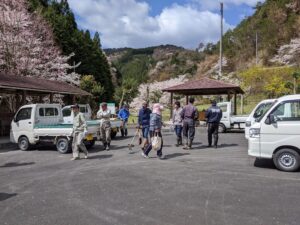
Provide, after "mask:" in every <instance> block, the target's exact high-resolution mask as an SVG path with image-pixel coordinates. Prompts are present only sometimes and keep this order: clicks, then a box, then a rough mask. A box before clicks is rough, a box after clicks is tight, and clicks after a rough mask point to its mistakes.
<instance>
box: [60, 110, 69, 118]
mask: <svg viewBox="0 0 300 225" xmlns="http://www.w3.org/2000/svg"><path fill="white" fill-rule="evenodd" d="M62 113H63V117H67V116H71V109H64V110H63V111H62Z"/></svg>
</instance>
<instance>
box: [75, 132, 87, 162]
mask: <svg viewBox="0 0 300 225" xmlns="http://www.w3.org/2000/svg"><path fill="white" fill-rule="evenodd" d="M83 138H84V137H83V132H74V134H73V142H72V152H73V157H74V158H78V157H79V149H80V150H81V151H82V152H83V153H84V154H85V155H87V154H88V151H87V149H86V147H85V145H84V143H83Z"/></svg>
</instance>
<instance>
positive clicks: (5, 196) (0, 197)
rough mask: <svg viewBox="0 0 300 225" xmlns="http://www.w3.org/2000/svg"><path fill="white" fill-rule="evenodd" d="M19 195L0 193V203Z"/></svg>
mask: <svg viewBox="0 0 300 225" xmlns="http://www.w3.org/2000/svg"><path fill="white" fill-rule="evenodd" d="M16 195H17V194H16V193H12V194H9V193H3V192H0V202H1V201H4V200H6V199H9V198H11V197H14V196H16Z"/></svg>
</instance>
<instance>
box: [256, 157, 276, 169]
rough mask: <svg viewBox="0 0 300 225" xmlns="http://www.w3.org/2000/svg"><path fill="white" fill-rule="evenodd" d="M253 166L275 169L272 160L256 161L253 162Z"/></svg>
mask: <svg viewBox="0 0 300 225" xmlns="http://www.w3.org/2000/svg"><path fill="white" fill-rule="evenodd" d="M254 166H255V167H259V168H265V169H276V167H275V165H274V163H273V160H272V159H258V158H256V159H255V161H254Z"/></svg>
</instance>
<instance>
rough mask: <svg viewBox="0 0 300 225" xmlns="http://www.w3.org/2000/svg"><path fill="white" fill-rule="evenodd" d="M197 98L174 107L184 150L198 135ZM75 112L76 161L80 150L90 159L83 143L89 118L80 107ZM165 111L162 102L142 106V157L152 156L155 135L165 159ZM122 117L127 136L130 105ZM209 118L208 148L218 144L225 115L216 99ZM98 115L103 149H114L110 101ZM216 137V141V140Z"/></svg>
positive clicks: (121, 112) (120, 112) (178, 140)
mask: <svg viewBox="0 0 300 225" xmlns="http://www.w3.org/2000/svg"><path fill="white" fill-rule="evenodd" d="M194 101H195V99H194V98H193V97H190V98H189V103H188V104H187V105H186V106H184V107H181V106H180V102H179V101H176V102H175V104H174V110H173V115H172V123H173V126H174V131H175V133H176V146H177V147H179V146H181V145H183V149H185V150H189V149H191V148H192V145H193V140H194V137H195V125H196V121H197V120H198V114H199V113H198V110H197V108H196V107H195V106H194ZM72 109H73V112H74V123H73V134H72V135H73V143H72V149H73V158H72V160H76V159H79V149H81V150H82V152H83V153H84V154H85V158H88V151H87V149H86V147H85V145H84V144H83V139H84V137H85V135H86V133H87V125H86V122H85V118H84V116H83V114H82V113H80V112H79V106H78V105H77V104H76V105H73V106H72ZM162 110H163V106H162V105H161V104H159V103H155V104H153V107H152V110H151V109H149V108H148V104H147V102H144V103H143V105H142V108H141V109H140V110H139V113H138V127H137V129H138V130H139V131H141V134H142V142H141V148H142V156H143V157H145V158H149V156H148V155H149V153H150V151H151V150H152V148H153V146H152V142H151V140H153V138H154V137H155V136H157V137H160V139H161V142H160V148H158V149H156V150H157V151H156V152H157V157H158V158H159V159H164V156H163V153H162V149H163V139H162V126H163V125H164V124H163V122H162ZM116 113H117V115H118V118H119V119H120V120H121V121H122V124H121V135H122V136H127V135H128V131H127V123H128V118H129V116H130V113H129V109H128V106H127V105H124V106H123V107H122V108H121V109H120V110H118V111H117V112H116ZM205 116H206V119H207V125H208V126H207V127H208V128H207V132H208V147H212V146H214V147H215V148H217V146H218V127H219V123H220V120H221V118H222V110H221V109H220V108H219V107H218V106H217V103H216V101H212V106H211V107H210V108H209V109H208V110H207V111H206V113H205ZM97 118H98V119H100V120H101V123H100V134H101V140H102V142H103V148H104V149H105V150H109V149H110V142H111V136H110V135H111V124H110V118H111V111H110V110H109V109H108V107H107V103H101V105H100V109H99V111H98V112H97ZM213 137H214V143H212V140H213Z"/></svg>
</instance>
